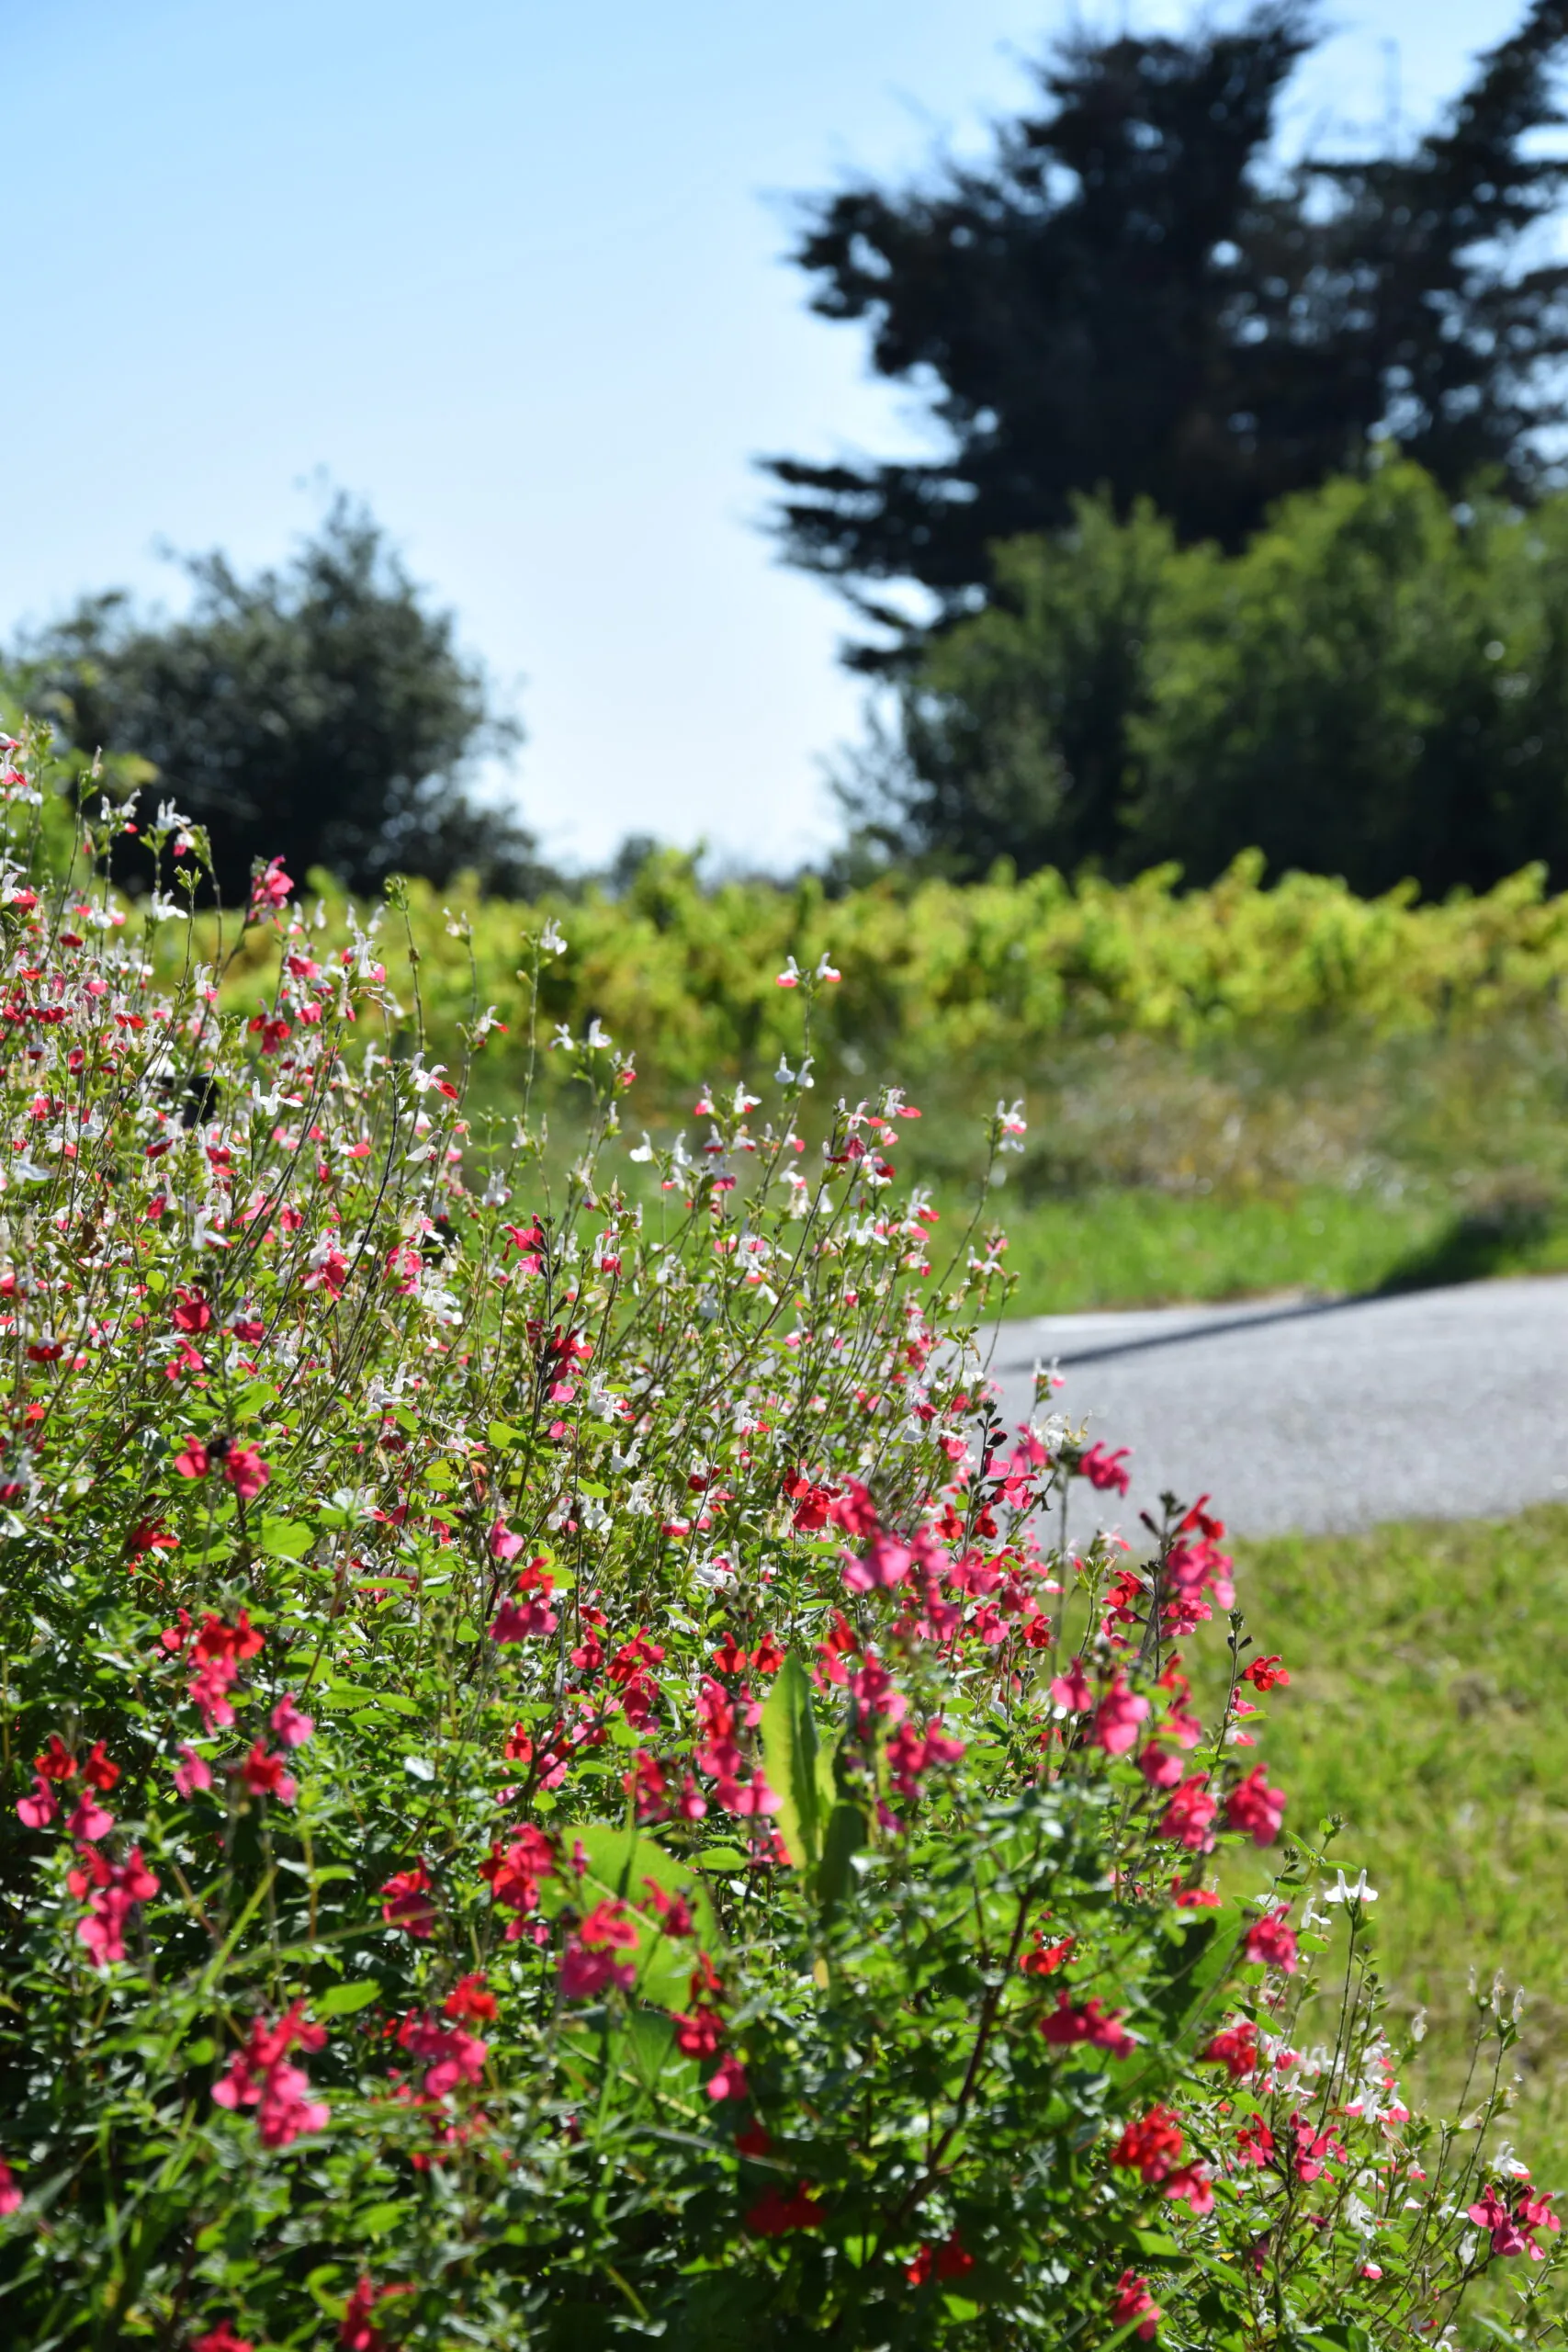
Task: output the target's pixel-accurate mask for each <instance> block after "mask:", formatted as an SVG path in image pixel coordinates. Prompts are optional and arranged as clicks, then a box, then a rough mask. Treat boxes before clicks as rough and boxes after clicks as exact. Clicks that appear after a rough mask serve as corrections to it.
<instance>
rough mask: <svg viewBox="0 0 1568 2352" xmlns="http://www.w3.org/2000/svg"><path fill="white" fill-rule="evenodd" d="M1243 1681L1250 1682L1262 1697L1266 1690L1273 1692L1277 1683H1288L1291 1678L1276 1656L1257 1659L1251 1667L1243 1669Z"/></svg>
mask: <svg viewBox="0 0 1568 2352" xmlns="http://www.w3.org/2000/svg"><path fill="white" fill-rule="evenodd" d="M1241 1679H1242V1680H1243V1681H1244V1682H1250V1683H1251V1685H1252V1687H1253V1689H1254V1690H1255V1691H1258V1693H1259V1694H1260V1695H1261V1693H1262V1692H1264V1691H1272V1689H1273V1688H1274V1685H1275V1683H1276V1682H1288V1681H1289V1680H1290V1679H1291V1678H1290V1675H1289V1673H1288V1672H1287V1671H1286V1669H1285V1668H1284V1666H1283V1665H1282V1664H1281V1662H1280V1657H1279V1656H1278V1654H1276V1655H1275V1656H1274V1657H1255V1658H1254V1659H1253V1660H1252V1662H1251V1664H1250V1665H1248V1666H1244V1667H1243V1668H1242V1670H1241Z"/></svg>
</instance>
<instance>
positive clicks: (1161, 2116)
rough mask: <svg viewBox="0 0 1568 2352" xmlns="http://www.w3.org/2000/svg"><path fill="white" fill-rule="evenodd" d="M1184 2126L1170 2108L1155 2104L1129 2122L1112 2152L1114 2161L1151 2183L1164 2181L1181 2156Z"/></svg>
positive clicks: (1112, 2160) (1115, 2163) (1113, 2162)
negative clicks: (1182, 2128) (1142, 2114)
mask: <svg viewBox="0 0 1568 2352" xmlns="http://www.w3.org/2000/svg"><path fill="white" fill-rule="evenodd" d="M1181 2146H1182V2141H1181V2126H1180V2125H1179V2123H1178V2121H1177V2120H1176V2118H1175V2116H1174V2115H1173V2114H1172V2113H1171V2111H1170V2109H1169V2108H1168V2107H1151V2108H1150V2109H1149V2111H1148V2113H1147V2114H1146V2115H1145V2116H1141V2117H1140V2118H1139V2119H1138V2120H1137V2121H1136V2122H1134V2123H1129V2124H1128V2125H1127V2127H1126V2129H1125V2131H1123V2132H1122V2136H1121V2138H1120V2139H1119V2140H1118V2141H1117V2143H1116V2144H1115V2146H1114V2147H1113V2148H1112V2149H1111V2163H1112V2164H1113V2165H1122V2167H1123V2168H1124V2169H1125V2170H1127V2171H1129V2172H1135V2173H1137V2174H1138V2175H1139V2176H1140V2177H1142V2178H1143V2179H1144V2180H1145V2181H1147V2182H1148V2183H1149V2184H1150V2185H1151V2186H1152V2185H1153V2184H1154V2183H1155V2182H1156V2181H1161V2180H1164V2179H1165V2178H1166V2177H1167V2176H1168V2174H1169V2173H1170V2172H1171V2171H1172V2169H1173V2168H1174V2166H1175V2165H1177V2164H1178V2163H1179V2161H1180V2157H1181Z"/></svg>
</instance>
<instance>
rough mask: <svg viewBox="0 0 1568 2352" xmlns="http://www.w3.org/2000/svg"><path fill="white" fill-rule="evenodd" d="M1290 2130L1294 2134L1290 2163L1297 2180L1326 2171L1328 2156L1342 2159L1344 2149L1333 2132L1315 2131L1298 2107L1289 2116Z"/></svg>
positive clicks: (1316, 2175) (1307, 2178)
mask: <svg viewBox="0 0 1568 2352" xmlns="http://www.w3.org/2000/svg"><path fill="white" fill-rule="evenodd" d="M1291 2130H1292V2132H1293V2133H1294V2135H1295V2146H1294V2148H1293V2149H1292V2152H1291V2165H1292V2170H1293V2171H1294V2173H1295V2176H1296V2177H1297V2179H1298V2180H1315V2179H1316V2178H1317V2177H1318V2175H1319V2174H1320V2173H1322V2172H1325V2171H1326V2169H1327V2166H1328V2161H1329V2158H1330V2157H1332V2156H1337V2157H1339V2158H1341V2159H1343V2157H1344V2154H1345V2151H1344V2149H1343V2148H1342V2147H1341V2146H1340V2144H1339V2143H1338V2141H1337V2139H1336V2138H1335V2136H1334V2134H1333V2132H1332V2131H1314V2129H1313V2127H1312V2125H1311V2124H1310V2123H1309V2122H1307V2121H1306V2120H1305V2119H1304V2118H1303V2115H1302V2113H1301V2110H1300V2109H1299V2108H1298V2109H1297V2110H1296V2112H1295V2113H1294V2114H1293V2115H1292V2118H1291Z"/></svg>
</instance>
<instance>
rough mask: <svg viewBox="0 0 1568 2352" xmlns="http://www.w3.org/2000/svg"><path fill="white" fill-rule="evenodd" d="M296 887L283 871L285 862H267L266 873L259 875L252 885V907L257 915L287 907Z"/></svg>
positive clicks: (272, 859)
mask: <svg viewBox="0 0 1568 2352" xmlns="http://www.w3.org/2000/svg"><path fill="white" fill-rule="evenodd" d="M293 888H294V885H293V883H292V882H291V881H290V880H289V878H288V875H287V874H285V872H284V870H283V860H282V859H281V858H280V857H273V858H269V859H268V860H267V866H266V872H265V874H258V875H257V876H256V878H255V880H254V882H253V883H252V885H251V906H252V908H253V910H254V911H255V912H256V913H257V914H266V913H267V912H269V911H270V910H272V909H273V908H275V907H285V906H287V905H288V894H289V892H290V891H291V890H292V889H293Z"/></svg>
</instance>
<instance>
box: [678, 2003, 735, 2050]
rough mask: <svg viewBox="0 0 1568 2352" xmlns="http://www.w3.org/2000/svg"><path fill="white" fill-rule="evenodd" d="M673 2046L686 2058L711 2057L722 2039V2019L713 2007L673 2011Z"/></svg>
mask: <svg viewBox="0 0 1568 2352" xmlns="http://www.w3.org/2000/svg"><path fill="white" fill-rule="evenodd" d="M674 2014H675V2047H676V2049H677V2050H681V2051H683V2052H685V2054H686V2056H687V2057H688V2058H711V2057H712V2056H713V2055H714V2053H715V2052H716V2050H717V2048H718V2045H719V2043H720V2042H721V2041H723V2040H724V2019H723V2018H721V2017H720V2016H719V2015H718V2013H717V2011H716V2010H714V2009H692V2010H690V2011H688V2012H687V2013H686V2014H685V2015H683V2016H682V2014H681V2012H680V2011H679V2010H677V2011H676V2012H675V2013H674Z"/></svg>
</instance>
